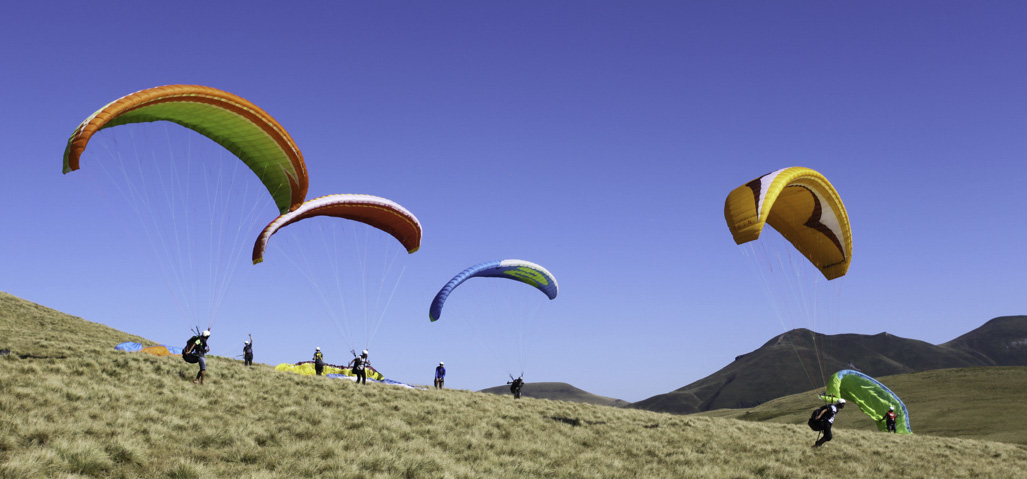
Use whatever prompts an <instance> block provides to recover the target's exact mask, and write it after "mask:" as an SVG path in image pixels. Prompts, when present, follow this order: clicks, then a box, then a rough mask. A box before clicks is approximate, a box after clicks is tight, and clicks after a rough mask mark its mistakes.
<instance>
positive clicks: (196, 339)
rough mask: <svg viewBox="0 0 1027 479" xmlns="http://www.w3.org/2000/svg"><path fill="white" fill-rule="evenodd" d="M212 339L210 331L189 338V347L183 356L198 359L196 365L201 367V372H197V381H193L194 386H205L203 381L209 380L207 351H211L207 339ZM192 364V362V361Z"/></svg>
mask: <svg viewBox="0 0 1027 479" xmlns="http://www.w3.org/2000/svg"><path fill="white" fill-rule="evenodd" d="M209 337H210V330H209V329H208V330H205V331H203V332H202V333H200V334H198V335H196V336H193V337H192V338H189V345H188V346H187V347H186V349H185V351H183V352H182V355H183V356H192V357H194V358H196V361H195V362H196V363H197V364H199V365H200V370H199V371H197V372H196V379H193V384H203V381H204V380H205V379H206V378H207V359H206V356H207V351H210V347H208V346H207V338H209ZM190 362H192V361H190Z"/></svg>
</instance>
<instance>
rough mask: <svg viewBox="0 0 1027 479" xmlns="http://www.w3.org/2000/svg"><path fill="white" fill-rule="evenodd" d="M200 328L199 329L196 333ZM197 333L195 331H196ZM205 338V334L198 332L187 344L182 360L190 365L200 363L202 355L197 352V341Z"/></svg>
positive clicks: (183, 350)
mask: <svg viewBox="0 0 1027 479" xmlns="http://www.w3.org/2000/svg"><path fill="white" fill-rule="evenodd" d="M199 330H200V328H199V327H197V328H196V331H199ZM194 332H195V331H194ZM202 338H203V333H199V332H197V333H196V334H194V335H193V336H192V337H190V338H189V340H188V341H187V342H186V343H185V347H184V348H182V359H183V360H184V361H185V362H187V363H189V364H196V363H198V362H200V355H199V354H198V353H197V352H196V341H198V340H201V339H202Z"/></svg>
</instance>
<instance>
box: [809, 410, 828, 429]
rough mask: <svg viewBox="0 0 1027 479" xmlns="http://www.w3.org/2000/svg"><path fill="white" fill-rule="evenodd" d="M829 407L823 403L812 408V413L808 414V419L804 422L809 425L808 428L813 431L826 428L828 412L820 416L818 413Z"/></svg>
mask: <svg viewBox="0 0 1027 479" xmlns="http://www.w3.org/2000/svg"><path fill="white" fill-rule="evenodd" d="M830 408H831V405H830V404H825V405H823V406H820V407H818V408H816V409H814V410H813V414H810V416H809V421H807V422H806V424H807V425H809V428H810V429H812V430H814V431H823V430H824V429H826V426H827V420H828V419H829V418H830V416H829V415H828V414H824V415H823V416H820V413H821V412H822V411H825V410H827V409H830Z"/></svg>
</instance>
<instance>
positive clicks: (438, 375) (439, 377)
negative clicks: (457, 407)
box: [435, 361, 446, 389]
mask: <svg viewBox="0 0 1027 479" xmlns="http://www.w3.org/2000/svg"><path fill="white" fill-rule="evenodd" d="M445 385H446V363H443V362H442V361H439V365H438V367H436V368H435V388H436V389H442V387H443V386H445Z"/></svg>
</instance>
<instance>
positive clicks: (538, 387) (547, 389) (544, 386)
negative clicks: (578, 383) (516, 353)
mask: <svg viewBox="0 0 1027 479" xmlns="http://www.w3.org/2000/svg"><path fill="white" fill-rule="evenodd" d="M480 392H483V393H488V394H498V395H501V396H502V395H505V396H512V394H510V386H496V387H491V388H488V389H482V390H481V391H480ZM521 396H522V397H527V398H538V399H552V400H554V401H570V402H580V403H585V404H595V405H598V406H612V407H624V406H627V405H629V404H631V403H629V402H627V401H625V400H623V399H614V398H608V397H606V396H599V395H597V394H592V393H590V392H588V391H585V390H583V389H579V388H576V387H574V386H571V385H570V384H567V383H524V387H523V388H522V389H521Z"/></svg>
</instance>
